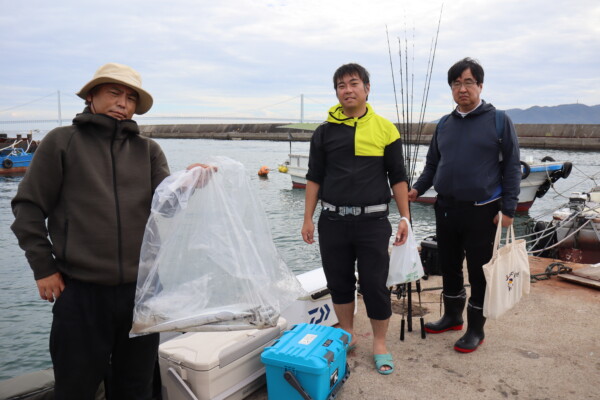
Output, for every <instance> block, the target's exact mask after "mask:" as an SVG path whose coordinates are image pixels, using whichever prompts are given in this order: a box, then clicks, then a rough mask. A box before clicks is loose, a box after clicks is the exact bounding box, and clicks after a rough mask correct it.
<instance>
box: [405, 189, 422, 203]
mask: <svg viewBox="0 0 600 400" xmlns="http://www.w3.org/2000/svg"><path fill="white" fill-rule="evenodd" d="M417 197H419V192H417V189H410V191H409V192H408V201H416V200H417Z"/></svg>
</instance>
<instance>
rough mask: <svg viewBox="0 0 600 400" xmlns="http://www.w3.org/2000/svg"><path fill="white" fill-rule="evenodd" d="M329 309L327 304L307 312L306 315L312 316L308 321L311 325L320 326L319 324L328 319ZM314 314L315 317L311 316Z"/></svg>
mask: <svg viewBox="0 0 600 400" xmlns="http://www.w3.org/2000/svg"><path fill="white" fill-rule="evenodd" d="M330 312H331V309H330V308H329V306H328V305H327V304H324V305H323V307H317V308H313V309H312V310H309V311H308V315H312V316H313V317H312V318H311V319H310V323H311V324H320V323H321V322H323V321H325V320H327V318H329V314H330ZM313 314H316V315H313Z"/></svg>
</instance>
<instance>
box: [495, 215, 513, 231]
mask: <svg viewBox="0 0 600 400" xmlns="http://www.w3.org/2000/svg"><path fill="white" fill-rule="evenodd" d="M513 220H514V218H511V217H509V216H508V215H504V214H502V227H503V228H506V227H507V226H511V225H512V223H513ZM494 224H495V225H498V214H496V216H495V217H494Z"/></svg>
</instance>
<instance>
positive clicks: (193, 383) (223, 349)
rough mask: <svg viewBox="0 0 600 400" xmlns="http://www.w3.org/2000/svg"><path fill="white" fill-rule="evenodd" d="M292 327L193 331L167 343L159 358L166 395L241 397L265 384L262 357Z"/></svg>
mask: <svg viewBox="0 0 600 400" xmlns="http://www.w3.org/2000/svg"><path fill="white" fill-rule="evenodd" d="M286 328H287V321H286V320H285V319H284V318H279V322H278V324H277V326H276V327H274V328H268V329H251V330H243V331H228V332H189V333H185V334H183V335H180V336H178V337H177V338H175V339H171V340H169V341H167V342H164V343H162V344H161V345H160V346H159V348H158V356H159V358H158V362H159V366H160V376H161V380H162V396H163V400H196V399H197V400H209V399H210V400H215V399H218V400H224V399H227V400H238V399H243V398H245V397H247V396H248V395H250V394H251V393H252V392H254V391H255V390H256V389H258V388H260V387H261V386H262V385H264V384H265V382H266V378H265V367H264V365H263V364H262V362H261V360H260V355H261V353H262V351H263V349H264V348H265V347H267V346H270V345H271V344H272V343H273V341H274V340H275V339H277V338H279V337H280V336H281V335H282V334H283V331H285V329H286Z"/></svg>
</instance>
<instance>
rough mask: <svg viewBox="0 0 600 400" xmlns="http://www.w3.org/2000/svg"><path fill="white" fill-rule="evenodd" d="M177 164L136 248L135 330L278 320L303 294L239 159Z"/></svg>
mask: <svg viewBox="0 0 600 400" xmlns="http://www.w3.org/2000/svg"><path fill="white" fill-rule="evenodd" d="M207 164H210V165H213V166H215V167H217V170H216V172H215V171H213V170H211V169H204V168H200V167H197V168H194V169H192V170H190V171H179V172H176V173H174V174H173V175H171V176H170V177H168V178H167V179H165V180H164V181H163V182H162V183H161V184H160V185H159V187H158V188H157V189H156V192H155V194H154V198H153V200H152V211H151V214H150V218H149V219H148V223H147V225H146V231H145V234H144V240H143V244H142V248H141V254H140V267H139V272H138V281H137V291H136V299H135V308H134V316H133V327H132V331H131V332H132V334H141V333H149V332H163V331H214V330H237V329H256V328H266V327H270V326H275V325H276V324H277V320H278V317H279V313H280V311H281V310H282V309H284V308H285V307H287V306H288V305H289V304H290V303H291V302H293V301H295V300H296V299H297V298H298V297H300V296H302V295H304V294H305V293H304V290H303V289H302V287H301V285H300V283H299V282H298V280H297V279H296V277H295V275H294V274H293V273H292V271H290V270H289V269H288V267H287V266H286V265H285V263H284V262H283V260H282V259H281V257H280V256H279V253H278V252H277V249H276V248H275V245H274V243H273V240H272V237H271V232H270V229H269V224H268V221H267V217H266V214H265V213H264V211H263V209H262V207H261V205H260V203H259V200H258V199H257V197H256V196H255V193H254V191H253V190H252V188H251V187H250V185H249V183H250V182H249V179H248V178H247V176H246V173H245V170H244V167H243V165H242V164H241V163H239V162H237V161H234V160H231V159H229V158H226V157H215V158H214V159H211V160H207Z"/></svg>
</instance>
